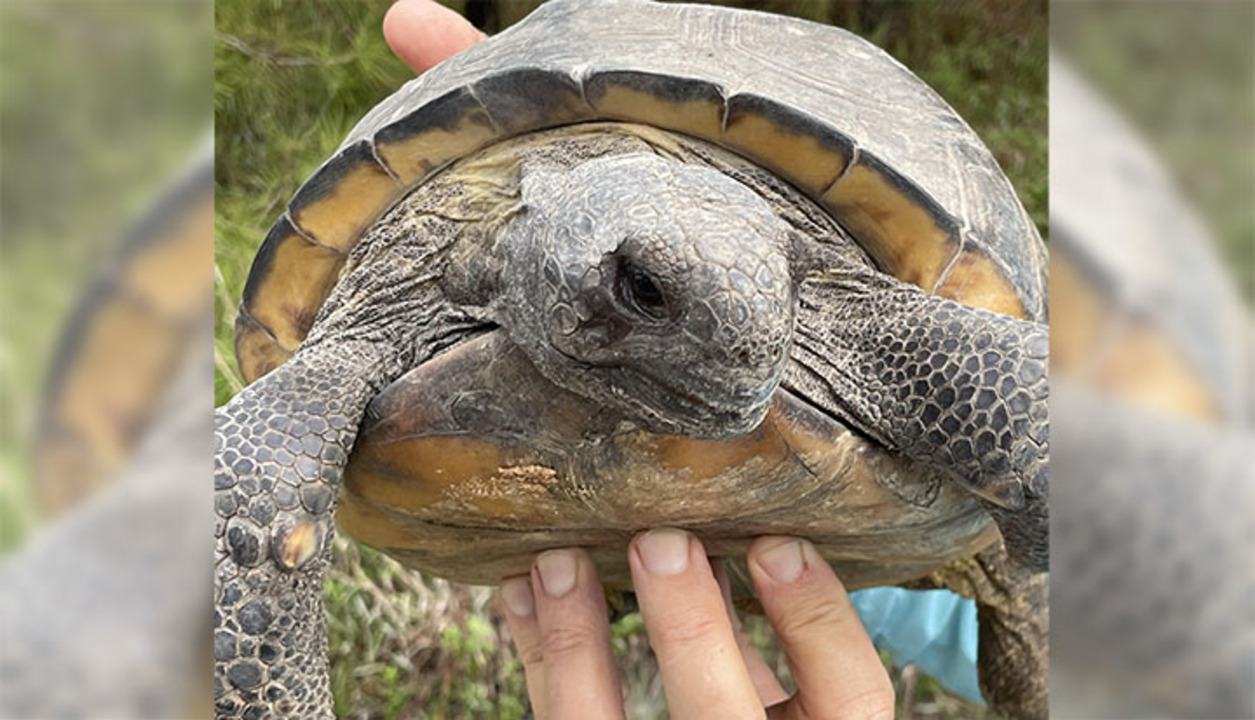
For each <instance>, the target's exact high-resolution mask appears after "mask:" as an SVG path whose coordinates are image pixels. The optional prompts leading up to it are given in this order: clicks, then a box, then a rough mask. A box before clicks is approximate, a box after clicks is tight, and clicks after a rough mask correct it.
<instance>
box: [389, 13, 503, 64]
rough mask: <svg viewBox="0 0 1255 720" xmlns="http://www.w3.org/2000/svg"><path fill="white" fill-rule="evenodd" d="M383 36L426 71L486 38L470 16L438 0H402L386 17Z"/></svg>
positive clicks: (404, 57)
mask: <svg viewBox="0 0 1255 720" xmlns="http://www.w3.org/2000/svg"><path fill="white" fill-rule="evenodd" d="M383 36H384V39H385V40H387V41H388V47H390V48H392V52H394V53H396V56H397V57H399V58H400V59H401V61H402V62H404V63H405V64H406V65H408V66H409V67H410V69H411V70H413V71H414V72H415V73H423V72H426V71H427V70H428V69H430V68H431V67H432V66H434V65H436V64H437V63H439V62H440V61H442V60H444V59H445V58H448V57H450V56H452V55H455V54H457V53H458V52H461V51H462V50H465V49H466V48H468V47H470V46H472V45H474V44H475V43H477V42H479V41H480V40H483V39H484V38H485V37H486V36H485V35H484V34H483V33H482V32H480V31H479V30H476V29H475V27H474V26H472V25H471V24H470V23H469V22H467V21H466V18H464V17H462V16H461V15H459V14H457V13H456V12H454V11H453V10H450V9H449V8H447V7H444V6H443V5H439V4H437V3H436V2H434V0H398V1H397V2H396V3H395V4H393V6H392V7H391V8H389V9H388V13H387V14H386V15H385V16H384V19H383Z"/></svg>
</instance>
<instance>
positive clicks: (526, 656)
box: [519, 642, 545, 670]
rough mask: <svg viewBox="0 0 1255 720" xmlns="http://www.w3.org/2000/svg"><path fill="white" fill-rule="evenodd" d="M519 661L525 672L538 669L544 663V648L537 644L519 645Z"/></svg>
mask: <svg viewBox="0 0 1255 720" xmlns="http://www.w3.org/2000/svg"><path fill="white" fill-rule="evenodd" d="M519 659H520V660H522V661H523V667H524V668H525V669H527V670H531V669H533V668H538V667H540V666H541V665H542V664H543V663H544V662H545V651H544V646H543V645H542V644H541V643H539V642H533V643H527V644H523V643H520V644H519Z"/></svg>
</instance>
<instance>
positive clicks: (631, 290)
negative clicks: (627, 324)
mask: <svg viewBox="0 0 1255 720" xmlns="http://www.w3.org/2000/svg"><path fill="white" fill-rule="evenodd" d="M619 288H620V294H621V295H622V296H623V300H624V301H626V303H627V304H628V305H629V306H631V307H633V308H635V309H636V310H639V311H640V312H642V313H644V314H646V315H648V316H650V317H653V318H662V317H665V316H666V311H667V303H666V298H664V297H663V295H662V288H660V287H658V282H657V281H656V280H654V279H653V278H652V277H650V275H649V273H647V272H645V271H644V270H641V269H640V268H638V267H636V266H635V265H633V264H632V263H631V262H628V261H624V262H623V264H622V265H621V266H620V268H619Z"/></svg>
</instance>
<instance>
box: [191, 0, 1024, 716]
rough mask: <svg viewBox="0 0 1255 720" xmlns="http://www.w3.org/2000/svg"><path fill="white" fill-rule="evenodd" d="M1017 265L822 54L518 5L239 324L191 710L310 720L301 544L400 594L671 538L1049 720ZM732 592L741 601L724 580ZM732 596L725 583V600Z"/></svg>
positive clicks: (903, 109)
mask: <svg viewBox="0 0 1255 720" xmlns="http://www.w3.org/2000/svg"><path fill="white" fill-rule="evenodd" d="M1045 257H1046V255H1045V249H1044V245H1043V243H1042V242H1041V239H1040V238H1039V236H1038V234H1037V231H1036V229H1035V228H1034V226H1033V224H1032V223H1031V221H1030V220H1029V218H1028V216H1027V214H1026V212H1025V211H1024V209H1023V208H1022V206H1021V205H1020V203H1019V201H1018V200H1017V198H1016V196H1015V193H1014V191H1013V189H1012V187H1011V185H1010V183H1009V182H1008V180H1007V179H1006V178H1005V176H1004V175H1003V174H1002V172H1001V171H1000V169H999V168H998V166H997V163H996V162H995V161H994V159H993V158H992V156H991V155H990V153H989V152H988V151H987V150H986V149H985V147H984V146H983V144H982V143H981V142H980V140H979V139H978V138H977V137H976V136H975V134H974V133H973V132H972V131H971V130H970V128H968V127H967V125H966V124H965V123H964V122H963V121H962V119H960V118H959V117H958V116H957V115H956V114H955V113H954V111H953V110H952V109H951V108H950V107H949V106H948V105H946V104H945V102H944V101H943V100H941V99H940V98H939V97H938V96H937V95H936V94H935V93H934V92H933V91H932V90H931V89H929V88H928V87H927V86H925V85H924V84H923V83H922V82H921V81H920V80H919V79H918V78H916V77H915V76H914V75H913V74H911V73H910V72H909V71H908V70H906V69H905V68H903V67H902V66H901V65H900V64H898V63H897V62H896V61H894V60H893V59H891V58H890V57H889V56H888V55H887V54H885V53H884V52H882V51H881V50H879V49H878V48H876V47H874V46H872V45H870V44H869V43H867V42H865V41H863V40H861V39H859V38H858V37H856V36H854V35H851V34H850V33H847V32H845V31H842V30H838V29H835V28H831V27H827V26H821V25H816V24H812V23H808V22H804V21H798V20H790V19H785V18H780V17H775V16H768V15H763V14H758V13H750V12H742V11H733V10H726V9H717V8H709V7H700V6H675V5H663V4H654V3H648V2H642V1H641V0H604V1H602V2H597V3H590V2H573V1H571V0H566V1H563V0H558V1H556V2H552V3H548V4H546V5H544V6H543V7H542V8H541V9H539V10H538V11H536V12H535V13H533V14H532V15H531V16H530V17H529V18H528V19H527V20H525V21H524V22H522V23H520V24H518V25H516V26H514V27H513V28H511V29H510V30H508V31H506V32H504V33H502V34H500V35H499V36H497V37H495V38H493V39H490V40H488V41H485V42H483V43H481V44H479V45H477V46H475V47H473V48H470V49H468V50H466V51H464V52H462V53H461V54H459V55H457V56H455V57H454V58H452V59H450V60H448V61H446V62H445V63H443V64H442V65H440V66H438V67H436V68H434V69H432V70H431V71H429V72H427V73H425V74H424V75H423V76H422V77H420V78H418V79H416V80H414V81H412V82H410V83H409V84H407V85H406V86H404V87H403V88H402V89H400V90H399V91H398V92H397V93H395V94H394V95H392V96H391V97H389V98H387V99H385V100H384V101H383V102H381V103H380V104H379V105H378V106H376V107H375V108H374V109H373V110H371V111H370V112H369V113H368V114H367V115H366V116H365V118H363V120H362V121H361V122H360V123H359V124H358V125H357V127H356V128H355V129H354V130H353V131H352V132H351V133H350V135H349V137H348V138H347V139H346V140H345V142H344V143H343V144H342V145H341V147H340V149H339V150H338V151H337V152H336V153H335V154H334V155H333V156H332V157H331V158H330V159H329V160H327V161H326V162H325V163H324V164H323V165H322V167H320V168H319V169H318V170H317V171H316V172H315V173H314V174H313V175H312V176H311V177H310V178H309V180H308V181H307V182H306V183H305V184H304V186H303V187H302V188H301V189H300V190H298V191H297V193H296V195H295V196H294V197H293V199H292V200H291V202H290V204H289V206H288V208H287V210H286V211H285V212H284V214H283V216H282V217H281V218H280V219H279V220H278V222H276V223H275V225H274V226H273V228H272V229H271V231H270V233H269V234H268V236H267V237H266V239H265V241H264V243H263V244H262V246H261V248H260V250H259V251H258V254H257V257H256V259H255V261H254V264H253V267H252V270H251V272H250V274H249V278H248V282H247V284H246V287H245V290H244V297H243V300H242V302H241V304H240V312H239V316H238V319H237V323H236V349H237V357H238V359H239V362H240V366H241V370H242V372H243V374H244V376H245V377H246V378H247V379H248V380H249V381H250V382H251V383H252V384H251V385H249V386H248V387H247V388H245V389H244V390H243V391H242V392H241V393H239V394H238V395H237V396H236V397H235V398H234V399H233V400H232V401H231V402H230V403H228V404H227V405H226V406H224V407H223V408H221V409H220V410H219V411H218V413H217V415H216V418H215V423H216V427H217V430H216V435H215V502H214V507H215V511H216V515H217V517H216V520H215V543H216V545H215V556H214V558H215V560H214V562H215V590H214V600H215V610H216V612H215V642H214V651H215V674H214V693H215V712H216V713H217V714H218V715H219V716H221V717H253V716H256V715H266V714H276V715H296V716H301V717H314V716H320V717H321V716H328V715H330V714H331V698H330V692H329V689H328V683H327V668H326V663H327V660H326V637H325V627H324V624H323V620H322V612H323V607H322V598H321V587H322V579H323V576H324V573H325V570H326V566H327V563H328V560H329V556H330V547H331V535H332V533H331V522H332V512H333V510H334V511H335V513H336V515H335V519H336V521H337V522H338V523H339V524H340V526H341V527H342V528H343V529H344V530H346V531H347V532H348V533H349V534H350V535H353V536H354V537H356V538H358V539H360V540H362V541H364V542H366V543H368V544H370V545H373V546H375V547H377V548H379V549H381V550H383V551H384V552H387V553H388V554H390V555H392V556H394V557H396V558H398V559H399V560H400V561H402V562H403V563H406V564H408V565H410V566H412V567H415V568H418V569H420V570H423V571H425V572H429V573H433V574H435V575H440V576H444V577H447V578H450V579H453V580H458V581H463V582H474V583H495V582H496V581H497V580H498V579H499V578H501V577H502V576H505V575H511V574H517V573H522V572H526V571H527V568H528V567H529V564H530V561H531V558H532V557H533V556H534V555H535V553H537V552H539V551H541V550H543V549H546V548H551V547H558V546H571V545H580V546H583V547H586V548H588V549H589V551H590V552H591V553H592V555H593V557H594V559H595V560H596V561H597V563H598V567H599V572H600V573H601V577H602V578H603V580H604V581H605V582H606V583H607V584H609V585H610V586H611V587H617V588H626V587H628V585H627V579H628V573H627V570H626V564H625V562H624V558H625V557H626V555H625V549H626V545H627V542H628V541H629V540H630V538H631V537H632V535H633V534H634V533H635V532H637V531H639V530H640V529H643V528H648V527H653V526H659V525H671V526H681V527H685V528H687V529H689V530H692V531H693V532H695V533H696V534H698V535H699V536H700V537H702V539H703V540H704V542H705V543H706V546H707V548H708V549H709V550H710V551H711V553H712V554H714V555H720V556H727V557H730V558H735V557H736V556H738V555H739V554H743V552H744V550H745V548H746V547H747V545H748V543H749V541H750V540H751V539H752V538H753V537H755V536H757V535H762V534H769V533H788V534H800V535H804V536H806V537H808V538H810V539H811V540H813V541H814V542H815V544H816V546H817V547H818V548H819V549H820V551H821V552H822V553H823V554H824V556H825V557H826V558H827V559H828V560H829V561H830V562H832V564H833V565H834V567H835V568H836V569H837V571H838V572H839V573H840V575H841V577H842V578H843V580H844V581H845V582H846V584H847V585H848V586H850V587H851V588H857V587H865V586H871V585H883V584H894V583H911V584H913V585H916V586H920V585H931V586H938V585H940V586H945V587H950V588H953V589H955V590H957V591H959V592H961V593H965V594H967V595H969V596H973V597H975V599H976V600H977V602H978V604H979V607H980V617H981V625H982V627H981V631H982V639H981V643H982V651H981V676H982V684H983V686H984V690H985V693H986V695H987V697H988V698H989V700H990V701H991V702H992V703H993V704H994V705H995V706H996V707H998V708H1000V709H1002V710H1004V711H1006V712H1010V713H1012V714H1015V715H1025V716H1038V717H1041V716H1044V715H1045V714H1046V677H1047V671H1046V667H1047V658H1046V606H1045V575H1044V573H1043V571H1044V570H1045V568H1046V563H1047V508H1046V504H1047V485H1048V481H1047V447H1048V437H1047V436H1048V420H1047V415H1046V398H1047V378H1046V371H1047V367H1046V362H1047V352H1048V341H1047V334H1046V328H1045V326H1044V324H1043V320H1044V318H1045V314H1046V310H1045V306H1046V301H1045V271H1046V260H1045ZM743 579H744V578H743V575H742V580H743ZM740 587H741V589H740V592H741V593H742V594H744V592H745V584H744V583H743V582H742V583H740Z"/></svg>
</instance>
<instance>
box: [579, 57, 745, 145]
mask: <svg viewBox="0 0 1255 720" xmlns="http://www.w3.org/2000/svg"><path fill="white" fill-rule="evenodd" d="M584 96H585V97H586V98H588V104H589V105H591V106H592V108H593V110H594V111H595V113H596V115H597V117H600V118H607V119H614V120H628V121H631V122H639V123H644V124H647V125H654V126H657V127H662V128H666V129H668V130H673V131H675V132H681V133H684V134H686V135H692V136H693V137H697V138H701V139H703V140H711V141H714V142H719V138H720V135H721V134H722V132H723V114H724V107H725V106H724V97H723V91H722V90H721V89H720V88H719V86H717V85H714V84H712V83H709V82H706V81H703V80H695V79H691V78H682V77H674V76H670V75H657V74H654V73H646V72H635V71H607V72H599V73H595V74H593V75H592V76H590V77H589V78H587V79H586V80H585V81H584Z"/></svg>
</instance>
